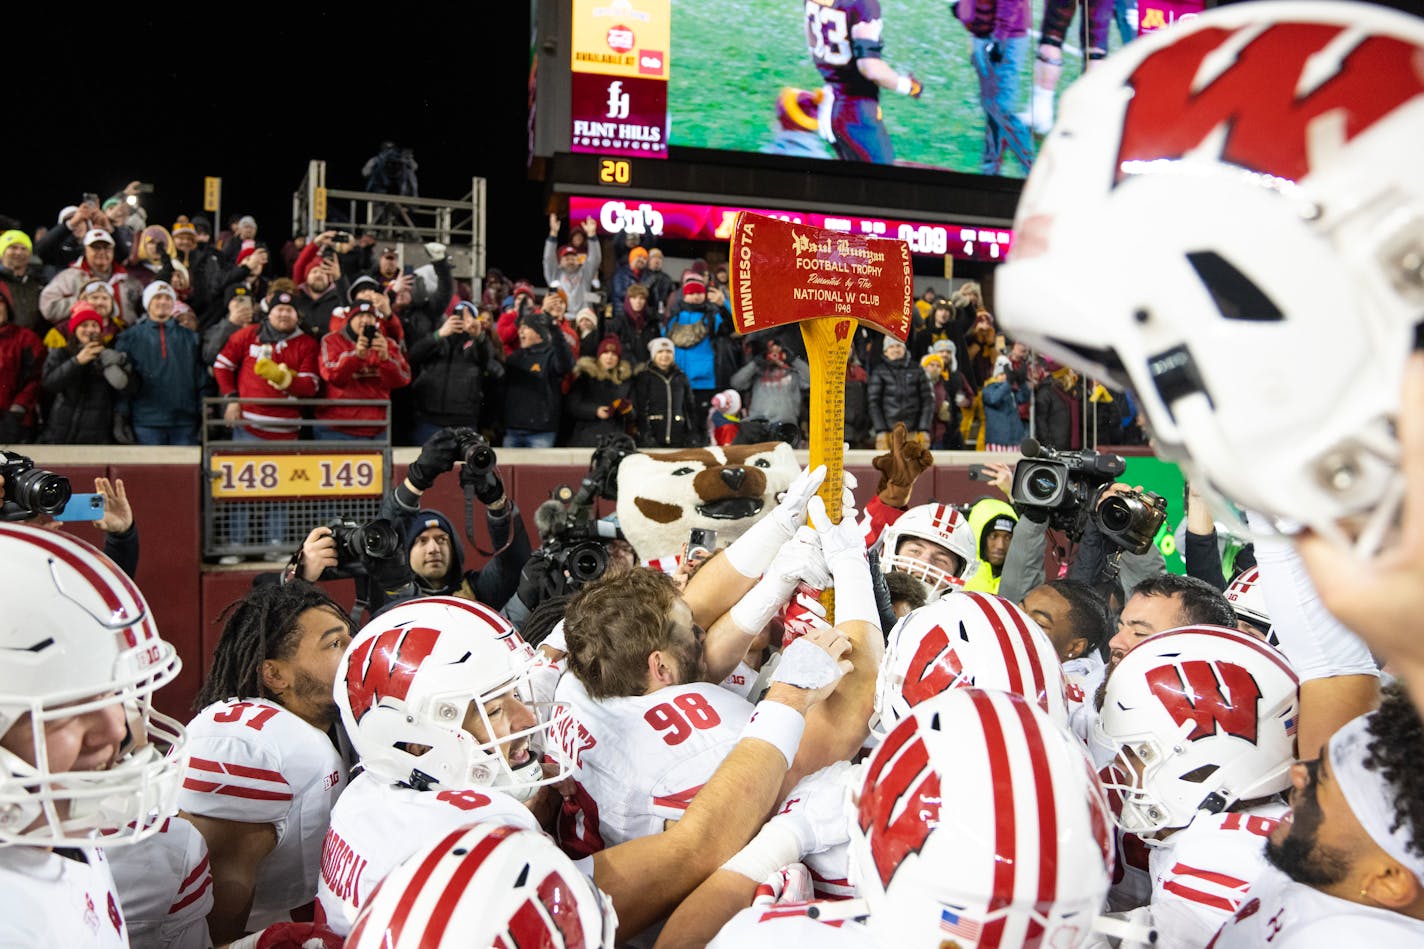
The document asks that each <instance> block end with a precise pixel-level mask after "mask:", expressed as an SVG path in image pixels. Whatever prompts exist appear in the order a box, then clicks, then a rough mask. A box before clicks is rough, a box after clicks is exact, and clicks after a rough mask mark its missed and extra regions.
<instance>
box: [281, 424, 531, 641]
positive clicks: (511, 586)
mask: <svg viewBox="0 0 1424 949" xmlns="http://www.w3.org/2000/svg"><path fill="white" fill-rule="evenodd" d="M457 461H464V468H463V470H462V471H461V473H460V483H461V485H462V486H463V487H465V488H466V489H467V490H470V491H472V492H473V494H474V496H475V498H477V499H478V500H479V501H480V503H481V504H483V505H484V506H485V524H486V527H487V528H488V530H489V536H490V541H491V543H493V544H494V549H495V551H496V553H495V555H494V557H493V558H491V560H490V561H489V563H487V564H485V566H484V569H482V570H470V571H466V570H465V569H464V563H463V556H462V554H461V552H460V540H459V533H458V532H457V531H456V530H455V527H454V525H452V524H451V523H450V520H449V519H448V518H447V517H446V516H445V515H444V514H442V513H440V512H439V511H435V510H431V509H428V508H424V509H423V508H421V507H420V497H421V495H422V494H424V493H425V492H426V491H427V490H429V489H430V486H431V485H432V484H434V483H435V479H436V478H438V477H439V476H440V475H442V474H444V473H445V472H447V471H449V470H451V469H452V468H453V467H454V466H455V462H457ZM494 464H495V455H494V449H492V448H490V447H489V445H488V444H486V443H485V442H484V440H483V439H481V438H480V437H479V436H478V435H477V434H476V433H475V432H474V431H473V430H471V429H467V428H443V429H441V430H440V431H438V432H436V433H435V434H434V435H432V436H431V437H430V438H429V440H427V441H426V443H425V445H424V446H423V447H422V448H421V450H420V457H419V458H417V459H416V460H415V461H414V462H412V463H411V465H410V467H409V468H408V469H407V470H406V476H405V480H404V481H403V482H401V483H400V484H398V485H396V486H395V487H394V488H393V489H391V493H390V494H388V495H386V497H385V498H384V499H383V500H382V501H381V510H380V514H379V517H382V518H387V519H389V520H390V521H391V522H392V523H393V524H394V525H395V528H396V530H397V531H399V532H400V534H401V536H402V537H403V539H404V550H405V559H406V562H407V565H408V567H409V574H407V576H406V579H405V582H403V583H401V584H399V585H389V586H388V585H384V584H380V585H377V587H376V589H375V590H373V591H372V592H371V599H370V601H369V603H368V604H367V605H368V606H369V608H370V610H371V613H372V615H375V614H376V613H380V612H382V611H384V610H386V609H389V608H390V607H392V606H395V605H397V604H399V603H404V602H405V601H407V600H413V599H415V598H417V597H422V596H458V597H460V598H462V599H466V600H477V601H479V602H480V603H483V604H485V605H486V606H488V607H490V608H491V609H495V610H497V609H499V608H500V606H502V605H503V604H504V603H505V602H506V601H507V600H508V599H509V598H510V597H512V596H513V595H514V591H515V590H516V589H517V588H518V586H519V573H520V570H521V569H523V567H524V562H525V561H526V560H528V559H529V553H530V549H529V536H528V534H526V533H525V531H524V521H523V520H522V519H521V518H520V516H519V508H518V507H516V506H515V504H514V502H513V501H512V500H510V499H509V498H507V497H505V494H504V482H503V481H501V480H500V477H499V474H498V473H497V472H496V471H495V468H494ZM346 567H347V565H344V564H342V563H341V557H340V555H339V553H338V549H337V543H336V540H335V538H334V537H333V536H332V531H331V528H329V527H318V528H316V529H315V530H313V531H312V532H311V533H310V534H309V535H307V539H306V542H305V543H303V544H302V550H301V553H300V555H299V556H298V559H297V562H296V564H295V568H296V569H295V570H289V571H288V577H287V578H290V575H291V574H295V575H297V576H300V577H301V578H302V579H304V580H307V581H309V582H315V581H316V580H318V579H320V578H321V576H322V574H323V573H324V572H325V571H326V570H327V569H328V568H331V569H333V570H334V569H337V568H343V569H344V568H346Z"/></svg>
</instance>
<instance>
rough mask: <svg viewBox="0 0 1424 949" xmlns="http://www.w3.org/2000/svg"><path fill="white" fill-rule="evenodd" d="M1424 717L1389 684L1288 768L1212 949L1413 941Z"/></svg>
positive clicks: (1421, 871) (1419, 916) (1423, 826)
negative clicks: (1284, 792)
mask: <svg viewBox="0 0 1424 949" xmlns="http://www.w3.org/2000/svg"><path fill="white" fill-rule="evenodd" d="M1421 760H1424V723H1421V721H1420V718H1419V713H1418V712H1417V711H1416V710H1415V708H1414V707H1413V706H1412V705H1411V704H1410V701H1409V699H1408V697H1407V696H1406V695H1405V693H1404V691H1403V689H1402V688H1401V687H1400V686H1398V685H1391V686H1388V687H1386V688H1385V690H1384V696H1383V700H1382V701H1381V702H1380V707H1379V708H1378V709H1377V710H1375V711H1373V712H1370V713H1368V714H1366V715H1362V716H1360V717H1359V718H1356V719H1354V720H1352V721H1350V722H1349V723H1347V724H1346V725H1345V726H1344V727H1343V728H1341V729H1340V730H1339V731H1337V732H1335V734H1334V735H1332V736H1331V738H1330V741H1329V743H1328V744H1327V746H1326V747H1325V748H1324V749H1323V750H1322V752H1321V755H1320V758H1319V759H1317V760H1315V761H1312V762H1309V763H1308V764H1297V765H1295V767H1294V768H1293V769H1292V772H1291V778H1292V784H1293V787H1292V789H1291V811H1290V814H1289V815H1288V817H1287V818H1286V819H1285V820H1284V821H1282V822H1281V823H1280V824H1279V825H1277V826H1276V828H1275V829H1274V831H1272V833H1271V836H1270V840H1269V842H1268V843H1267V845H1266V858H1267V860H1269V861H1270V862H1271V864H1272V866H1273V869H1271V870H1269V871H1268V872H1267V873H1266V874H1265V875H1264V876H1262V877H1261V878H1260V879H1259V880H1257V881H1256V884H1255V885H1254V886H1253V887H1252V888H1251V890H1250V892H1249V893H1248V894H1247V900H1246V902H1245V903H1244V905H1242V907H1241V909H1240V910H1239V911H1238V912H1237V913H1236V915H1235V917H1234V918H1233V919H1231V920H1230V921H1228V922H1227V923H1226V924H1225V925H1224V926H1222V928H1221V931H1220V932H1219V933H1218V934H1217V936H1216V938H1215V940H1214V941H1213V942H1212V943H1211V945H1212V946H1213V947H1214V949H1244V947H1258V946H1270V947H1271V949H1276V947H1281V949H1333V947H1338V946H1391V947H1393V946H1417V945H1424V782H1421V781H1420V780H1419V762H1420V761H1421Z"/></svg>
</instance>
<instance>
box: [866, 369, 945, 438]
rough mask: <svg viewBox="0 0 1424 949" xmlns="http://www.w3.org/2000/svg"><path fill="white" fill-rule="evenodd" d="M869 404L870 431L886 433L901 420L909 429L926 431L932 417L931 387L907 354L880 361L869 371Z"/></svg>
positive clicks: (932, 392)
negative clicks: (892, 360)
mask: <svg viewBox="0 0 1424 949" xmlns="http://www.w3.org/2000/svg"><path fill="white" fill-rule="evenodd" d="M866 395H867V399H868V401H869V403H870V425H871V428H872V429H874V431H875V432H876V433H877V434H879V433H880V432H888V431H890V430H891V429H892V428H894V427H895V423H896V422H904V423H905V427H906V428H908V429H909V430H910V431H912V432H928V431H929V430H930V420H931V419H932V418H933V417H934V407H935V406H934V388H933V387H932V386H931V385H930V380H929V378H928V377H927V376H926V375H925V373H924V370H923V369H921V368H920V366H919V364H918V363H916V362H914V361H912V360H911V359H910V356H909V354H908V353H907V354H905V355H904V356H901V357H900V358H899V359H897V360H895V361H894V362H891V361H889V360H881V362H880V365H878V366H876V367H875V368H874V369H872V370H871V371H870V386H869V389H868V391H867V393H866Z"/></svg>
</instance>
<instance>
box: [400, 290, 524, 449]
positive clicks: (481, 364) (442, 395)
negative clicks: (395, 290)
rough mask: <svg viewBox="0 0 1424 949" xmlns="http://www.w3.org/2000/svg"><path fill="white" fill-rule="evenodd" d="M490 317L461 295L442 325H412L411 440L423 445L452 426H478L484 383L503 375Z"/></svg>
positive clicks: (501, 377) (410, 355)
mask: <svg viewBox="0 0 1424 949" xmlns="http://www.w3.org/2000/svg"><path fill="white" fill-rule="evenodd" d="M484 312H485V313H489V311H488V310H486V311H484ZM486 322H487V321H485V320H482V319H481V318H480V314H479V313H478V312H477V311H476V310H475V305H474V304H473V303H470V302H469V301H468V300H462V301H460V302H459V303H457V304H455V311H454V312H453V313H451V314H450V315H449V316H447V317H446V318H445V319H444V321H443V322H441V324H440V327H439V328H438V329H434V330H428V329H427V328H426V327H424V326H422V325H418V324H413V325H412V326H411V328H410V329H411V333H410V340H411V342H410V352H409V354H408V356H409V359H410V367H411V371H412V372H414V373H415V374H416V375H415V382H414V384H413V385H412V386H411V394H412V402H413V406H414V410H415V426H414V428H413V429H412V431H411V441H412V442H413V443H415V444H420V445H423V444H425V442H426V441H428V440H429V439H430V437H431V436H432V435H434V434H435V433H436V432H438V431H439V430H440V429H442V428H447V427H449V426H455V425H460V426H468V427H470V428H478V427H479V422H480V409H481V406H482V403H483V401H484V390H485V386H486V385H487V384H488V383H490V382H493V381H496V380H499V379H503V378H504V363H503V362H501V361H500V359H499V358H498V353H497V352H496V347H497V345H498V343H497V341H496V340H495V339H494V338H493V334H492V333H491V332H490V331H489V329H488V327H487V325H486Z"/></svg>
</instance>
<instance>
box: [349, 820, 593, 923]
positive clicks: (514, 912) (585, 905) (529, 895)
mask: <svg viewBox="0 0 1424 949" xmlns="http://www.w3.org/2000/svg"><path fill="white" fill-rule="evenodd" d="M617 929H618V915H617V913H616V912H615V911H614V909H613V901H612V900H611V899H609V898H608V897H607V896H606V895H604V894H603V893H602V892H601V891H600V890H599V889H598V887H596V886H594V885H593V882H592V881H591V880H589V879H588V877H586V876H584V875H583V874H582V873H580V872H579V870H578V867H577V866H575V865H574V862H573V861H572V860H570V859H569V858H568V857H566V856H564V854H563V853H562V852H561V851H560V850H559V848H558V847H557V846H555V844H554V842H553V841H552V840H550V839H549V838H548V837H546V836H544V835H543V834H541V833H539V832H538V831H532V830H521V829H519V828H517V827H506V826H503V825H500V824H478V825H475V826H473V827H466V828H463V829H461V830H455V831H452V832H451V833H450V834H448V835H447V836H446V837H445V838H444V839H443V840H441V841H440V842H439V843H437V844H434V845H432V846H429V847H423V848H421V849H420V850H419V851H417V852H416V853H415V854H414V855H413V856H411V857H410V858H409V859H407V860H406V861H405V862H404V863H402V864H401V865H400V866H399V867H397V868H396V869H394V870H392V871H391V873H390V875H389V876H387V877H386V878H385V879H384V880H382V881H381V883H380V885H379V886H378V887H376V891H375V892H374V893H373V894H372V895H371V899H370V900H369V901H368V902H367V903H366V905H365V907H363V908H362V910H361V913H360V915H358V916H357V917H356V922H355V925H354V926H353V927H352V929H351V934H350V935H349V936H347V937H346V946H347V949H465V947H473V946H538V947H544V949H597V947H603V949H613V946H614V941H613V940H614V934H615V933H616V932H617Z"/></svg>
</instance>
